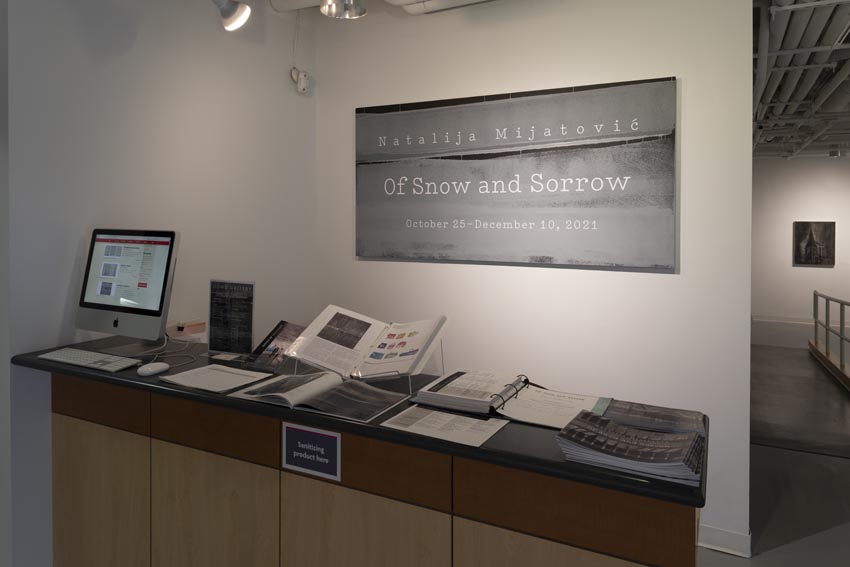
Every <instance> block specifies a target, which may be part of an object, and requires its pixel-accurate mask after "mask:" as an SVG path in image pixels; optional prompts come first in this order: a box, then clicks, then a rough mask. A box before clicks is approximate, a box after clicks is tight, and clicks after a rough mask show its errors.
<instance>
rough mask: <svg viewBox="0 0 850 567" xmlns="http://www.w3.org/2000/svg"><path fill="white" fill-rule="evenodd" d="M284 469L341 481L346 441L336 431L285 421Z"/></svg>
mask: <svg viewBox="0 0 850 567" xmlns="http://www.w3.org/2000/svg"><path fill="white" fill-rule="evenodd" d="M282 438H283V465H282V466H283V468H284V469H288V470H293V471H298V472H301V473H305V474H308V475H311V476H317V477H320V478H325V479H328V480H335V481H337V482H339V481H340V480H341V478H342V475H341V473H340V455H341V453H342V441H341V439H340V434H339V433H335V432H333V431H325V430H322V429H314V428H312V427H306V426H304V425H296V424H293V423H284V424H283V436H282Z"/></svg>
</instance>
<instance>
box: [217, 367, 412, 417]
mask: <svg viewBox="0 0 850 567" xmlns="http://www.w3.org/2000/svg"><path fill="white" fill-rule="evenodd" d="M230 395H231V396H233V397H236V398H244V399H246V400H256V401H260V402H266V403H270V404H276V405H279V406H284V407H287V408H294V409H303V410H307V411H314V412H318V413H322V414H325V415H330V416H334V417H341V418H344V419H350V420H353V421H361V422H367V421H371V420H372V419H374V418H376V417H378V416H379V415H381V414H382V413H384V412H385V411H387V410H388V409H390V408H392V407H393V406H395V405H396V404H399V403H401V402H403V401H404V400H406V399H407V396H406V395H404V394H398V393H396V392H387V391H386V390H381V389H380V388H375V387H374V386H370V385H368V384H364V383H363V382H358V381H356V380H343V379H342V378H341V377H340V376H339V375H337V374H334V373H333V372H317V373H313V374H302V375H292V376H275V377H274V378H270V379H269V380H264V381H263V382H260V383H258V384H254V385H252V386H249V387H248V388H245V389H243V390H239V391H238V392H234V393H232V394H230Z"/></svg>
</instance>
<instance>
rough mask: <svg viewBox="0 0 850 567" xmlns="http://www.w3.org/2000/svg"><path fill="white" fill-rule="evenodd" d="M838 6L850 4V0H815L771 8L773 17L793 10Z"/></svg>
mask: <svg viewBox="0 0 850 567" xmlns="http://www.w3.org/2000/svg"><path fill="white" fill-rule="evenodd" d="M836 4H850V0H815V1H814V2H807V3H805V4H791V5H790V6H771V7H770V15H771V16H773V15H775V14H776V13H777V12H789V11H792V10H807V9H810V8H820V7H821V6H835V5H836Z"/></svg>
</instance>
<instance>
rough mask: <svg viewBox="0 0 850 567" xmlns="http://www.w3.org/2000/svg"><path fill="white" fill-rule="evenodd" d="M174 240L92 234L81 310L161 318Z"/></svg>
mask: <svg viewBox="0 0 850 567" xmlns="http://www.w3.org/2000/svg"><path fill="white" fill-rule="evenodd" d="M174 240H175V234H174V233H173V232H167V231H134V230H104V229H97V230H95V231H94V233H93V234H92V240H91V246H90V248H89V257H88V262H87V264H86V272H85V281H84V282H83V290H82V294H81V296H80V306H81V307H88V308H94V309H105V310H109V311H119V312H126V313H138V314H143V315H153V316H159V315H161V314H162V309H163V302H164V300H165V291H166V283H167V282H168V275H169V274H168V272H169V269H170V265H171V255H172V250H173V247H174Z"/></svg>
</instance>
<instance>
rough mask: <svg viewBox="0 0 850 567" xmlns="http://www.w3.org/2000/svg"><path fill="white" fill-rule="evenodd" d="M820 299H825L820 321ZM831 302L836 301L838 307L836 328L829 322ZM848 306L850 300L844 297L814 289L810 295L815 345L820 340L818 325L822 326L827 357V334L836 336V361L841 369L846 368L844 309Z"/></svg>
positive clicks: (848, 339) (848, 337)
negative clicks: (823, 318)
mask: <svg viewBox="0 0 850 567" xmlns="http://www.w3.org/2000/svg"><path fill="white" fill-rule="evenodd" d="M820 299H824V300H825V301H826V303H825V308H824V315H825V320H824V321H821V320H820V317H819V311H820ZM832 303H837V304H838V307H839V317H838V321H839V323H838V330H837V331H836V330H834V329H833V328H832V324H831V322H830V315H831V310H830V305H831V304H832ZM848 306H850V301H846V300H844V299H838V298H836V297H831V296H829V295H826V294H824V293H821V292H819V291H817V290H815V291H814V295H813V296H812V318H813V319H814V323H815V345H818V347H820V342H819V341H818V327H823V330H824V334H823V338H824V353H825V354H826V356H827V357H828V356H829V354H830V349H829V335H830V333H832V334H833V335H835V336H836V337H838V353H839V354H838V361H839V364H840V365H841V370H842V371H844V370H845V369H846V368H847V362H846V360H845V355H846V353H847V350H848V349H847V348H846V343H850V336H848V335H847V334H846V328H847V326H846V323H847V317H846V313H845V312H846V310H847V307H848Z"/></svg>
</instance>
